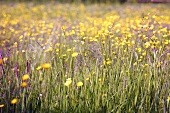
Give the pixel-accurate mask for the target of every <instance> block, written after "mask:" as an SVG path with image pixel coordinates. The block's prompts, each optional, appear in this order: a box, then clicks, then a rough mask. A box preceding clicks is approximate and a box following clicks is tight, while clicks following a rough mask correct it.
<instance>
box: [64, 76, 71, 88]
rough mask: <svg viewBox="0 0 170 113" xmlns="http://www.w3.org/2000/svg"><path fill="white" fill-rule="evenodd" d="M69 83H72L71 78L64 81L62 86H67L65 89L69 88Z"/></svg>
mask: <svg viewBox="0 0 170 113" xmlns="http://www.w3.org/2000/svg"><path fill="white" fill-rule="evenodd" d="M71 83H72V80H71V78H68V79H67V80H66V82H65V83H64V85H65V86H67V87H69V86H70V84H71Z"/></svg>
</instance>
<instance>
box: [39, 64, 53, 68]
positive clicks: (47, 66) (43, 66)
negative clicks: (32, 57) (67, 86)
mask: <svg viewBox="0 0 170 113" xmlns="http://www.w3.org/2000/svg"><path fill="white" fill-rule="evenodd" d="M41 67H42V68H44V69H48V68H50V67H51V64H49V63H45V64H42V65H41Z"/></svg>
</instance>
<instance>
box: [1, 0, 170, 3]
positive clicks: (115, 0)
mask: <svg viewBox="0 0 170 113" xmlns="http://www.w3.org/2000/svg"><path fill="white" fill-rule="evenodd" d="M0 1H4V2H28V1H34V2H49V1H50V2H51V1H56V2H61V3H118V2H119V3H125V2H130V3H135V2H140V3H149V2H151V3H167V2H170V0H0Z"/></svg>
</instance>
